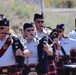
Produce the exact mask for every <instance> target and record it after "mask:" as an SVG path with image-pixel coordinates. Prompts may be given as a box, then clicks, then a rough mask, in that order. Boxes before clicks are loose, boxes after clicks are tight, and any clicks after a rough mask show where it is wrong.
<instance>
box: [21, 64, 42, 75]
mask: <svg viewBox="0 0 76 75" xmlns="http://www.w3.org/2000/svg"><path fill="white" fill-rule="evenodd" d="M31 72H33V73H35V72H36V73H37V75H42V74H41V73H40V71H39V65H38V64H30V65H24V69H23V73H22V75H29V73H31ZM30 75H32V74H30ZM33 75H35V74H33Z"/></svg>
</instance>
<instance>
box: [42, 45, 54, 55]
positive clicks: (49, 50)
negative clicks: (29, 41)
mask: <svg viewBox="0 0 76 75" xmlns="http://www.w3.org/2000/svg"><path fill="white" fill-rule="evenodd" d="M43 50H44V51H46V53H47V54H48V55H53V50H52V48H51V47H50V46H49V45H46V44H44V48H43Z"/></svg>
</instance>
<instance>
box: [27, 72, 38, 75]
mask: <svg viewBox="0 0 76 75" xmlns="http://www.w3.org/2000/svg"><path fill="white" fill-rule="evenodd" d="M28 75H38V74H37V72H30V73H29V74H28Z"/></svg>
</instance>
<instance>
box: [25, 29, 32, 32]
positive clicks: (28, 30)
mask: <svg viewBox="0 0 76 75" xmlns="http://www.w3.org/2000/svg"><path fill="white" fill-rule="evenodd" d="M26 31H27V32H30V31H34V29H27V30H26Z"/></svg>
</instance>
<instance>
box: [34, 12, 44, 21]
mask: <svg viewBox="0 0 76 75" xmlns="http://www.w3.org/2000/svg"><path fill="white" fill-rule="evenodd" d="M36 19H43V14H41V15H40V14H38V13H36V14H35V15H34V21H35V20H36Z"/></svg>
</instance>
